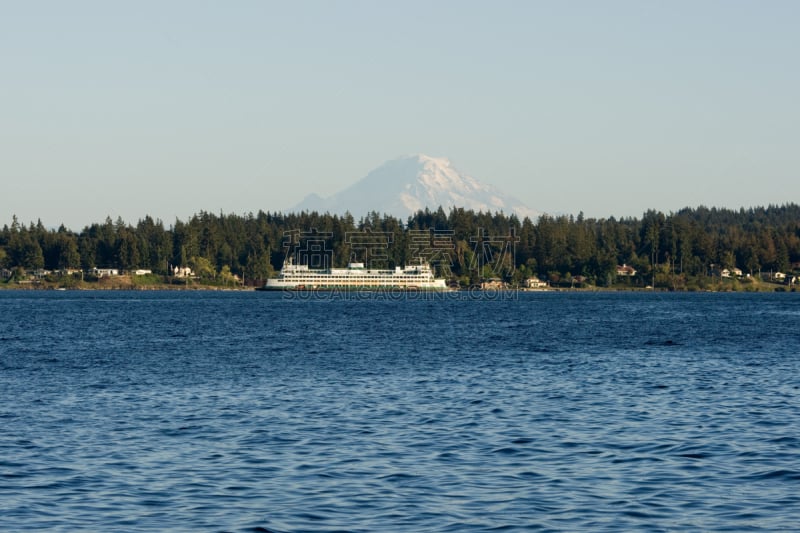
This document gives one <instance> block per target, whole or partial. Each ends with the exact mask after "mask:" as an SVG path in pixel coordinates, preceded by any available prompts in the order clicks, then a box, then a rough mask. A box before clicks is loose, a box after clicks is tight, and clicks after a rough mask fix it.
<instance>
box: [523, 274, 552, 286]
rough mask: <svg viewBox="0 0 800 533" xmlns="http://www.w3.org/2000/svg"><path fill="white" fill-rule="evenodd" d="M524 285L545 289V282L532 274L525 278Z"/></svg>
mask: <svg viewBox="0 0 800 533" xmlns="http://www.w3.org/2000/svg"><path fill="white" fill-rule="evenodd" d="M525 287H526V288H528V289H546V288H547V282H546V281H542V280H540V279H539V278H537V277H536V276H532V277H530V278H528V279H526V280H525Z"/></svg>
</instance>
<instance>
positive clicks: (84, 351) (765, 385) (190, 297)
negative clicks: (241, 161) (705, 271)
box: [0, 291, 800, 532]
mask: <svg viewBox="0 0 800 533" xmlns="http://www.w3.org/2000/svg"><path fill="white" fill-rule="evenodd" d="M798 347H800V295H798V294H792V293H785V294H663V293H657V294H636V293H620V294H617V293H600V294H583V293H581V294H576V293H546V294H531V293H525V294H518V295H515V296H514V297H513V298H505V299H500V298H498V299H492V298H479V299H475V298H467V297H465V296H463V295H459V296H458V297H455V298H443V297H441V296H438V297H434V296H430V295H429V297H427V298H426V297H422V296H420V297H418V298H416V299H404V298H400V299H397V298H375V297H373V298H369V297H364V298H357V297H354V296H351V297H350V298H328V297H324V296H323V297H321V298H315V299H304V298H294V299H287V298H285V297H284V296H283V295H281V294H269V293H253V292H247V293H245V292H239V293H218V292H105V291H97V292H71V291H68V292H16V291H15V292H8V291H4V292H0V530H2V531H25V530H37V531H40V530H48V531H163V530H179V531H187V530H192V531H275V532H290V531H291V532H295V531H370V532H371V531H409V532H412V531H413V532H418V531H459V532H460V531H528V530H543V531H547V530H552V531H620V530H635V531H642V530H648V531H674V530H692V531H700V530H728V531H748V530H753V531H777V530H800V362H799V361H800V357H798V352H800V350H798Z"/></svg>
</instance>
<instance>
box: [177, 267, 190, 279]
mask: <svg viewBox="0 0 800 533" xmlns="http://www.w3.org/2000/svg"><path fill="white" fill-rule="evenodd" d="M172 275H173V276H175V277H176V278H190V277H192V276H194V272H192V269H191V268H189V267H179V266H174V267H172Z"/></svg>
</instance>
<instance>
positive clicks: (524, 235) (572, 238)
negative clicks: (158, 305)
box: [0, 204, 800, 287]
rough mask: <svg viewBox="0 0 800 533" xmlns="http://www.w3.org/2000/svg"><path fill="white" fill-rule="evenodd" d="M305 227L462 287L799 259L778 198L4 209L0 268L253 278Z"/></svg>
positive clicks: (789, 216)
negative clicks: (113, 211) (413, 208)
mask: <svg viewBox="0 0 800 533" xmlns="http://www.w3.org/2000/svg"><path fill="white" fill-rule="evenodd" d="M312 231H315V232H317V233H318V234H319V235H322V236H323V237H324V240H325V244H324V246H325V249H326V251H328V252H330V257H332V261H333V263H334V266H343V265H344V264H345V263H347V262H348V261H351V260H361V257H359V255H360V254H363V253H367V252H369V250H368V249H367V248H368V247H364V246H362V245H359V244H358V240H357V239H354V238H353V235H359V234H361V235H371V236H372V238H379V239H378V240H381V239H382V240H383V242H385V243H386V246H385V247H384V249H383V251H382V252H381V253H380V254H378V256H379V257H378V259H379V261H382V262H384V263H385V264H386V266H395V265H397V266H400V265H404V264H407V263H409V262H410V261H411V260H412V259H413V258H414V254H415V250H416V252H421V249H422V248H425V249H426V250H427V253H433V256H432V257H433V258H434V259H435V262H436V263H437V267H438V268H439V269H440V274H443V275H446V276H447V277H448V278H450V279H451V281H453V282H458V283H460V284H462V285H469V284H473V283H477V282H479V281H480V280H481V279H483V278H485V277H488V276H499V277H502V278H505V281H508V282H516V283H519V282H521V281H522V280H523V279H524V278H526V277H531V276H537V277H539V278H540V279H544V280H549V281H551V282H552V283H556V284H558V283H564V282H565V281H570V280H575V279H579V280H581V282H586V283H591V284H593V285H598V286H611V285H613V284H615V283H618V282H619V281H620V280H619V279H618V278H617V275H616V271H617V267H618V266H619V265H630V266H632V267H633V268H635V269H636V271H637V275H636V276H635V277H634V278H633V279H630V280H625V282H627V283H632V284H645V283H647V284H649V283H655V284H656V285H662V286H669V285H671V286H674V287H685V286H687V285H691V284H692V283H702V279H703V278H704V277H708V276H709V275H710V274H711V272H712V271H713V270H714V269H715V268H734V267H738V268H739V269H741V270H743V271H744V272H746V273H749V274H752V275H756V274H757V273H759V272H763V271H782V272H787V271H790V270H791V269H792V266H793V264H794V265H795V266H796V265H797V263H798V262H800V206H798V205H796V204H785V205H770V206H768V207H758V208H750V209H739V210H730V209H719V208H707V207H697V208H685V209H681V210H680V211H677V212H674V213H669V214H664V213H661V212H658V211H654V210H649V211H647V212H645V213H644V214H643V215H642V217H640V218H636V217H630V218H627V217H623V218H620V219H616V218H614V217H610V218H600V219H595V218H586V217H584V216H583V214H582V213H581V214H578V215H577V217H576V216H573V215H558V216H553V215H542V216H541V217H539V218H538V219H537V220H536V221H533V220H531V219H530V218H527V217H526V218H524V219H522V220H520V219H519V218H517V217H516V216H515V215H505V214H503V213H488V212H475V211H472V210H466V209H461V208H452V209H450V211H449V212H445V210H444V209H442V208H441V207H440V208H439V209H437V210H428V209H426V210H421V211H418V212H417V213H415V214H414V215H412V216H410V217H409V218H408V219H406V220H405V221H403V220H401V219H399V218H396V217H393V216H389V215H385V214H379V213H376V212H372V213H369V214H367V215H366V216H364V217H362V218H360V219H358V220H356V219H355V218H354V217H353V216H352V215H350V214H345V215H343V216H339V215H332V214H328V213H318V212H300V213H286V214H284V213H269V212H266V213H265V212H262V211H259V212H258V213H256V214H253V213H248V214H246V215H236V214H224V213H220V214H212V213H209V212H203V211H201V212H200V213H197V214H195V215H194V216H192V217H191V218H190V219H188V220H186V221H182V220H176V221H175V222H174V224H171V225H170V226H168V227H167V226H165V224H164V223H163V222H162V221H161V220H154V219H153V218H151V217H150V216H146V217H144V218H143V219H140V220H139V221H138V222H137V223H136V224H135V225H132V224H129V223H126V222H124V221H123V220H122V219H119V218H118V219H117V220H116V221H113V220H111V219H110V218H107V219H106V220H105V221H104V222H103V223H94V224H91V225H89V226H86V227H85V228H84V229H83V230H81V231H79V232H75V231H72V230H69V229H67V228H65V227H64V226H63V225H62V226H61V227H59V228H58V229H46V228H45V227H44V226H43V225H42V223H41V221H39V222H37V223H32V222H31V223H30V224H29V225H27V226H26V225H24V224H21V223H20V222H19V221H18V220H17V218H16V216H14V217H13V219H12V221H11V225H10V226H9V225H7V224H6V225H5V226H3V228H2V231H0V267H2V268H4V269H6V270H12V271H13V270H14V269H25V270H35V269H46V270H52V271H58V270H60V271H69V270H76V269H82V270H89V269H92V268H95V267H103V268H117V269H121V270H133V269H149V270H152V271H153V273H156V274H161V275H169V274H170V270H171V268H173V267H175V266H182V267H183V266H189V267H191V268H192V269H193V270H194V272H195V274H197V275H198V276H200V277H206V278H214V277H215V276H218V275H220V274H222V273H226V274H235V275H238V276H240V277H242V278H244V279H245V280H247V281H248V282H249V283H251V284H260V283H263V281H264V280H265V279H266V278H268V277H271V276H273V275H274V274H275V272H276V271H277V270H279V269H280V268H281V266H282V264H283V261H284V259H285V258H286V256H287V252H290V251H291V250H292V246H295V247H296V246H297V245H298V243H297V242H294V244H293V241H292V235H293V234H297V233H298V232H299V233H300V234H301V236H302V235H306V236H307V235H309V234H310V233H309V232H312ZM426 235H427V236H428V237H426ZM376 236H377V237H376ZM425 239H429V242H427V243H426V242H423V241H424V240H425ZM487 243H488V246H487ZM479 247H480V248H479ZM434 256H435V257H434Z"/></svg>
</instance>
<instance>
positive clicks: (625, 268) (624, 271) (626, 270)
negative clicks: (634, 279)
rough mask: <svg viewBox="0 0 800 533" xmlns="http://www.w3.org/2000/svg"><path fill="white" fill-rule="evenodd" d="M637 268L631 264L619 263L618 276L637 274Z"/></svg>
mask: <svg viewBox="0 0 800 533" xmlns="http://www.w3.org/2000/svg"><path fill="white" fill-rule="evenodd" d="M635 275H636V269H635V268H633V267H632V266H630V265H626V264H624V263H623V265H622V266H619V265H617V276H635Z"/></svg>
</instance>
